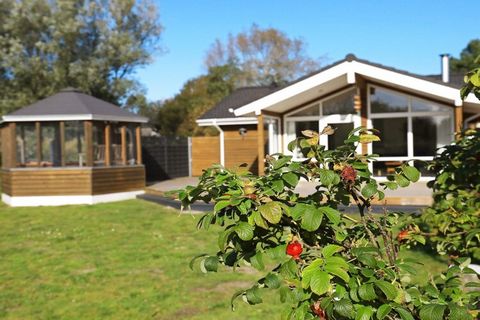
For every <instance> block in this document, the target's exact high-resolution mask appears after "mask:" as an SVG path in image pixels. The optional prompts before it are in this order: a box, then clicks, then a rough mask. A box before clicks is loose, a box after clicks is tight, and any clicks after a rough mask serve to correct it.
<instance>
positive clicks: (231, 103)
mask: <svg viewBox="0 0 480 320" xmlns="http://www.w3.org/2000/svg"><path fill="white" fill-rule="evenodd" d="M278 89H280V88H279V87H277V86H263V87H244V88H239V89H237V90H235V91H233V92H232V93H231V94H230V95H229V96H227V97H225V98H224V99H223V100H221V101H220V102H219V103H217V104H216V105H215V106H214V107H213V108H212V109H210V110H208V111H207V112H205V113H204V114H203V115H202V116H200V118H199V119H219V118H235V115H234V114H233V112H230V111H229V109H236V108H240V107H241V106H244V105H246V104H248V103H250V102H252V101H255V100H258V99H260V98H262V97H265V96H266V95H269V94H270V93H272V92H274V91H277V90H278Z"/></svg>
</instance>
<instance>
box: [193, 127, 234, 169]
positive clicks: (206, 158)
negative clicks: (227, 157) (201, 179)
mask: <svg viewBox="0 0 480 320" xmlns="http://www.w3.org/2000/svg"><path fill="white" fill-rule="evenodd" d="M237 134H238V133H237ZM225 154H227V151H225ZM215 163H220V137H218V136H216V137H193V138H192V175H193V176H195V177H197V176H200V175H202V170H203V169H206V168H208V167H210V166H211V165H212V164H215Z"/></svg>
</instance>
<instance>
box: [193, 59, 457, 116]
mask: <svg viewBox="0 0 480 320" xmlns="http://www.w3.org/2000/svg"><path fill="white" fill-rule="evenodd" d="M345 61H358V62H361V63H364V64H368V65H371V66H374V67H378V68H382V69H385V70H390V71H393V72H397V73H400V74H404V75H408V76H410V77H414V78H418V79H422V80H426V81H431V82H435V83H438V84H442V85H445V86H449V87H453V88H455V89H460V88H461V87H462V86H463V85H464V82H463V75H462V74H455V73H452V74H450V82H448V83H445V82H443V81H442V75H419V74H415V73H411V72H408V71H404V70H399V69H396V68H392V67H388V66H385V65H382V64H379V63H374V62H371V61H368V60H364V59H359V58H357V57H356V56H355V55H354V54H351V53H350V54H347V55H346V56H345V58H344V59H342V60H339V61H336V62H334V63H332V64H329V65H328V66H325V67H323V68H321V69H319V70H317V71H315V72H312V73H309V74H307V75H305V76H302V77H300V78H298V79H296V80H294V81H292V82H290V83H288V84H286V85H284V86H282V87H277V86H270V87H246V88H240V89H237V90H236V91H234V92H232V93H231V94H230V95H229V96H227V97H226V98H224V99H223V100H222V101H220V102H219V103H218V104H216V105H215V106H214V107H213V108H212V109H210V110H208V111H207V112H205V113H204V114H203V115H202V116H201V117H200V118H198V119H218V118H235V115H234V114H233V112H229V111H228V110H229V109H234V110H235V109H237V108H240V107H243V106H244V105H246V104H248V103H250V102H253V101H255V100H258V99H260V98H263V97H265V96H267V95H269V94H271V93H273V92H275V91H277V90H280V89H282V88H285V87H288V86H290V85H292V84H294V83H297V82H300V81H302V80H305V79H307V78H309V77H311V76H314V75H316V74H319V73H321V72H323V71H325V70H327V69H330V68H332V67H334V66H336V65H339V64H341V63H343V62H345Z"/></svg>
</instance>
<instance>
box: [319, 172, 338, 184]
mask: <svg viewBox="0 0 480 320" xmlns="http://www.w3.org/2000/svg"><path fill="white" fill-rule="evenodd" d="M335 175H336V173H335V172H333V171H332V170H328V169H319V170H318V177H319V178H320V182H321V183H322V184H323V185H324V186H326V187H328V186H330V185H331V184H332V183H333V181H334V180H335Z"/></svg>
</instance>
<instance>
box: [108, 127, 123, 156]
mask: <svg viewBox="0 0 480 320" xmlns="http://www.w3.org/2000/svg"><path fill="white" fill-rule="evenodd" d="M111 128H112V129H111V130H112V143H111V145H110V149H111V150H112V151H111V156H112V164H113V165H121V164H123V163H122V132H121V126H120V125H118V124H114V125H112V127H111Z"/></svg>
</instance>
